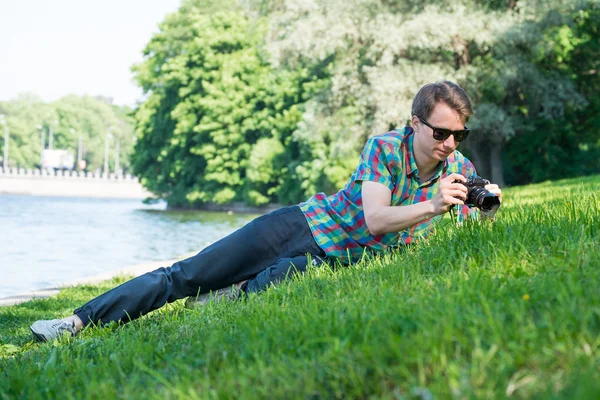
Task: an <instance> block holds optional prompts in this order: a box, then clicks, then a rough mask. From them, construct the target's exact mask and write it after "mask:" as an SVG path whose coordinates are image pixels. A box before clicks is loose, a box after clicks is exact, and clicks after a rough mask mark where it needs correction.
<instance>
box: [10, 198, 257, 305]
mask: <svg viewBox="0 0 600 400" xmlns="http://www.w3.org/2000/svg"><path fill="white" fill-rule="evenodd" d="M253 217H255V216H250V215H240V214H234V215H227V214H226V213H213V212H197V211H166V210H165V204H159V205H152V206H149V205H144V204H143V203H142V202H141V201H137V200H106V199H78V198H57V197H31V196H0V298H2V297H6V296H11V295H15V294H20V293H23V292H28V291H31V290H36V289H45V288H49V287H56V286H57V285H61V284H65V283H69V282H73V281H75V280H78V279H81V278H86V277H92V276H96V275H99V274H103V273H106V272H109V271H114V270H118V269H120V268H122V267H127V266H130V265H135V264H140V263H143V262H147V261H160V260H170V259H174V258H178V257H182V256H185V255H188V254H190V253H193V252H197V251H199V250H201V249H202V248H203V247H205V246H206V245H208V244H210V243H213V242H214V241H216V240H218V239H219V238H221V237H223V236H226V235H227V234H229V233H231V232H233V231H234V230H235V229H237V228H239V227H241V226H243V225H244V224H245V223H247V222H248V221H250V220H251V219H252V218H253Z"/></svg>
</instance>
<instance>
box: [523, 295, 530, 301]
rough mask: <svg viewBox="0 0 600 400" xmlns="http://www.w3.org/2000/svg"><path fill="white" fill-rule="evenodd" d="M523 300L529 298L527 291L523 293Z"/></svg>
mask: <svg viewBox="0 0 600 400" xmlns="http://www.w3.org/2000/svg"><path fill="white" fill-rule="evenodd" d="M523 300H525V301H528V300H529V295H528V294H527V293H525V294H524V295H523Z"/></svg>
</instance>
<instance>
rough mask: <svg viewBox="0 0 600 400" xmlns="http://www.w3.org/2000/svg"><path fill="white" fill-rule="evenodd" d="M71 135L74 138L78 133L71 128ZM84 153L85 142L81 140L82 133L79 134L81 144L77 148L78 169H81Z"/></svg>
mask: <svg viewBox="0 0 600 400" xmlns="http://www.w3.org/2000/svg"><path fill="white" fill-rule="evenodd" d="M71 133H72V134H73V136H75V134H76V133H77V131H76V130H75V129H73V128H71ZM82 153H83V141H82V140H81V133H80V134H79V144H78V146H77V168H81V158H82Z"/></svg>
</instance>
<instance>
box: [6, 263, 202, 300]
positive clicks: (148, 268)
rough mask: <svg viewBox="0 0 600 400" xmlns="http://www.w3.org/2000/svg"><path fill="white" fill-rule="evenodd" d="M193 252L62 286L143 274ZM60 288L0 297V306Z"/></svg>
mask: <svg viewBox="0 0 600 400" xmlns="http://www.w3.org/2000/svg"><path fill="white" fill-rule="evenodd" d="M194 254H196V253H192V254H188V255H186V256H184V257H182V258H178V259H174V260H168V261H153V262H148V263H144V264H138V265H134V266H130V267H126V268H121V269H118V270H115V271H110V272H107V273H104V274H101V275H96V276H92V277H89V278H85V279H79V280H76V281H73V282H69V283H66V284H64V285H62V286H63V287H69V286H77V285H83V284H95V283H99V282H102V281H106V280H108V279H111V278H114V277H115V276H118V275H127V276H131V275H133V276H139V275H142V274H145V273H146V272H149V271H153V270H155V269H157V268H160V267H167V266H169V265H171V264H173V263H174V262H176V261H179V260H182V259H184V258H187V257H190V256H192V255H194ZM60 289H61V288H60V287H56V288H48V289H41V290H35V291H33V292H27V293H22V294H18V295H16V296H10V297H4V298H1V299H0V307H2V306H12V305H15V304H19V303H23V302H26V301H29V300H33V299H45V298H48V297H50V296H54V295H56V294H58V292H60Z"/></svg>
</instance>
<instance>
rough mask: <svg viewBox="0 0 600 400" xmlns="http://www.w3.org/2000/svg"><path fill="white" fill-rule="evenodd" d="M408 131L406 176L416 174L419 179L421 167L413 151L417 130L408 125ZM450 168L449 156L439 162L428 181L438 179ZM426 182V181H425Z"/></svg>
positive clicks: (406, 138) (406, 129) (406, 128)
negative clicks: (418, 165)
mask: <svg viewBox="0 0 600 400" xmlns="http://www.w3.org/2000/svg"><path fill="white" fill-rule="evenodd" d="M404 129H405V132H406V136H405V139H404V140H405V143H406V146H405V147H404V148H405V154H406V171H407V173H406V176H410V175H414V176H415V177H416V178H417V179H419V168H417V162H416V160H415V154H414V151H413V143H414V139H415V131H414V129H413V128H412V127H410V126H407V127H405V128H404ZM447 170H448V158H446V159H445V160H444V162H443V163H442V162H441V163H439V164H438V167H437V169H436V171H435V173H434V174H433V176H432V177H431V179H429V180H428V181H427V182H433V181H435V180H436V179H438V178H439V177H440V176H441V175H442V174H445V173H446V171H447ZM423 183H425V182H423Z"/></svg>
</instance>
